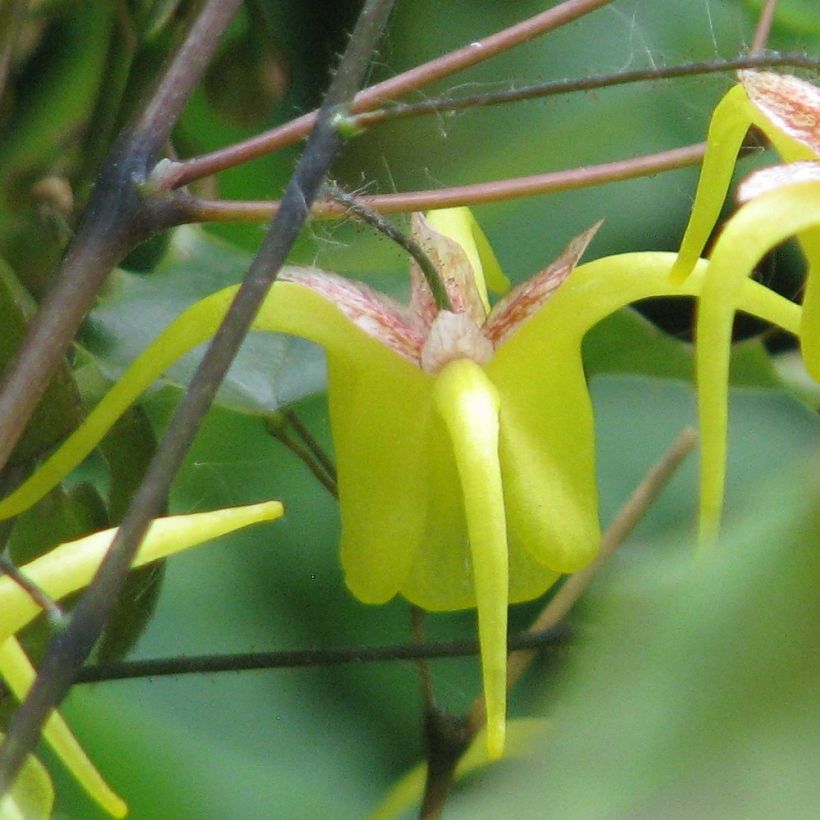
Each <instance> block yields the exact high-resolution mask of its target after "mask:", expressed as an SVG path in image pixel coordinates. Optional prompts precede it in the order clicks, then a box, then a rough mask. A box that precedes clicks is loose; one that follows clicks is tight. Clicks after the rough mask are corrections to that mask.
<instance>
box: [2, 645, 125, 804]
mask: <svg viewBox="0 0 820 820" xmlns="http://www.w3.org/2000/svg"><path fill="white" fill-rule="evenodd" d="M0 675H2V676H3V680H4V681H5V682H6V684H7V685H8V687H9V689H10V690H11V691H12V692H13V693H14V695H15V696H16V697H17V699H18V700H23V699H24V698H25V696H26V694H27V692H28V690H29V689H30V688H31V685H32V684H33V683H34V678H35V675H36V673H35V671H34V667H33V666H32V665H31V662H30V661H29V659H28V657H26V653H25V652H24V651H23V648H22V647H21V646H20V644H19V643H18V641H17V639H16V638H13V637H11V638H6V639H5V641H2V642H0ZM43 737H44V738H45V740H46V742H47V743H48V745H49V746H51V748H52V749H53V750H54V753H55V754H56V755H57V757H59V758H60V760H62V762H63V763H64V764H65V766H66V768H67V769H68V770H69V771H70V772H71V774H72V775H73V776H74V778H75V779H76V780H77V782H78V783H79V784H80V785H81V786H82V787H83V788H84V789H85V790H86V791H87V792H88V794H89V795H90V796H91V797H93V798H94V800H96V801H97V802H98V803H99V804H100V805H101V806H102V807H103V808H104V809H105V810H106V811H107V812H108V813H109V814H110V815H112V816H113V817H125V815H126V814H127V813H128V807H127V806H126V804H125V802H124V801H123V800H122V798H120V797H119V795H117V794H115V793H114V792H113V791H112V790H111V788H110V787H109V785H108V784H107V783H106V782H105V781H104V780H103V778H102V775H100V773H99V772H98V771H97V769H96V768H95V767H94V765H93V763H91V761H90V760H89V759H88V756H87V755H86V754H85V752H84V751H83V749H82V747H81V746H80V744H79V743H78V742H77V739H76V738H75V737H74V735H73V734H72V733H71V730H70V729H69V728H68V725H67V724H66V723H65V721H64V720H63V719H62V717H61V716H60V713H59V712H57V711H56V710H54V711H52V712H51V715H50V716H49V718H48V720H47V721H46V724H45V727H44V729H43Z"/></svg>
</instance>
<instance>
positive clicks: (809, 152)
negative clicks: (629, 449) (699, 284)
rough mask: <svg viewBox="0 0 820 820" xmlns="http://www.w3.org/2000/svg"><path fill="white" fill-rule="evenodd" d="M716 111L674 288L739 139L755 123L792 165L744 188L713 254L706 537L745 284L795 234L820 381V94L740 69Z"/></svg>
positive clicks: (704, 392) (705, 321)
mask: <svg viewBox="0 0 820 820" xmlns="http://www.w3.org/2000/svg"><path fill="white" fill-rule="evenodd" d="M740 80H741V81H740V83H739V84H738V85H736V86H735V87H734V88H732V90H731V91H729V93H728V94H727V95H726V96H725V97H724V98H723V100H722V101H721V102H720V103H719V104H718V106H717V108H716V109H715V112H714V114H713V116H712V121H711V124H710V126H709V136H708V142H707V151H706V156H705V158H704V162H703V168H702V171H701V176H700V181H699V183H698V189H697V193H696V196H695V202H694V206H693V209H692V216H691V218H690V220H689V224H688V226H687V229H686V232H685V234H684V238H683V242H682V245H681V250H680V254H679V257H678V259H677V261H676V263H675V266H674V268H673V270H672V273H671V277H672V279H673V281H675V282H679V281H682V280H683V279H685V277H686V276H687V274H688V273H689V271H690V270H691V269H692V268H693V266H694V263H695V261H696V260H697V259H698V257H699V256H700V254H701V252H702V250H703V247H704V244H705V243H706V240H707V239H708V236H709V233H710V232H711V230H712V228H713V227H714V225H715V222H716V220H717V218H718V215H719V213H720V209H721V207H722V204H723V200H724V198H725V196H726V192H727V190H728V187H729V184H730V181H731V177H732V172H733V170H734V166H735V160H736V157H737V152H738V150H739V148H740V145H741V142H742V140H743V138H744V136H745V134H746V132H747V131H748V129H749V127H750V126H752V125H755V126H757V127H758V128H759V129H760V130H761V131H763V133H764V134H765V135H766V136H767V137H768V138H769V140H770V141H771V142H772V144H773V145H774V147H775V149H776V150H777V152H778V153H779V154H780V155H781V157H782V158H783V159H784V160H785V164H782V165H776V166H773V167H769V168H764V169H762V170H759V171H757V172H755V173H753V174H752V175H751V176H749V177H748V178H747V179H745V180H744V181H743V182H742V183H741V185H740V186H739V188H738V199H739V201H740V202H741V207H740V208H739V209H738V210H737V212H736V213H735V214H734V215H733V216H732V217H731V218H730V219H729V221H728V222H727V224H726V225H725V226H724V228H723V231H722V232H721V234H720V236H719V238H718V240H717V242H716V244H715V246H714V250H713V252H712V254H711V259H710V263H709V267H708V272H707V274H706V280H705V283H704V285H703V290H702V294H701V298H700V301H699V307H698V320H697V378H698V396H699V414H700V428H701V440H702V449H701V452H702V456H701V532H702V535H703V538H704V540H705V541H709V540H711V539H712V537H713V536H714V535H715V533H716V532H717V529H718V527H719V522H720V517H721V512H722V507H723V496H724V484H725V473H726V435H727V427H728V414H727V399H728V396H727V393H728V381H729V348H730V345H731V331H732V319H733V317H734V313H735V311H736V310H737V309H738V308H739V304H738V296H739V293H740V289H741V286H742V283H743V282H744V281H745V280H746V278H747V277H748V276H749V275H750V274H751V272H752V271H753V269H754V267H755V266H756V265H757V264H758V262H759V261H760V259H761V258H762V257H763V256H764V255H765V254H766V253H768V252H769V251H770V250H771V249H772V248H773V247H775V246H776V245H778V244H779V243H780V242H782V241H784V240H785V239H787V238H788V237H790V236H796V237H797V238H798V241H799V244H800V246H801V248H802V250H803V253H804V255H805V257H806V259H807V262H808V272H807V279H806V285H805V290H804V294H803V299H802V318H801V322H800V328H799V336H800V342H801V348H802V351H803V359H804V361H805V363H806V367H807V369H808V371H809V372H810V373H811V375H812V376H813V377H814V378H815V379H818V380H820V88H818V87H816V86H814V85H812V84H810V83H808V82H805V81H804V80H801V79H799V78H797V77H793V76H790V75H779V74H775V73H772V72H751V71H747V72H742V73H741V75H740Z"/></svg>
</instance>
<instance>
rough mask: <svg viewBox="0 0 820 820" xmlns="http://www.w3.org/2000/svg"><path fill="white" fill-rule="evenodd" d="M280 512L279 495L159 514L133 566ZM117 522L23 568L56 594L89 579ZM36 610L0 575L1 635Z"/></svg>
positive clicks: (10, 632)
mask: <svg viewBox="0 0 820 820" xmlns="http://www.w3.org/2000/svg"><path fill="white" fill-rule="evenodd" d="M281 515H282V505H281V504H280V503H279V502H278V501H266V502H263V503H261V504H249V505H247V506H244V507H232V508H228V509H224V510H214V511H213V512H203V513H192V514H190V515H174V516H169V517H168V518H158V519H157V520H156V521H154V522H153V524H151V526H150V528H149V530H148V534H147V535H146V536H145V539H144V540H143V542H142V545H141V546H140V549H139V552H138V553H137V556H136V558H135V560H134V563H133V566H135V567H139V566H142V565H143V564H148V563H150V562H151V561H156V560H158V559H160V558H164V557H166V556H167V555H172V554H173V553H175V552H180V551H181V550H184V549H188V548H189V547H193V546H195V545H197V544H200V543H202V542H203V541H208V540H210V539H212V538H218V537H219V536H220V535H225V534H226V533H229V532H233V531H234V530H237V529H240V528H242V527H247V526H249V525H250V524H256V523H259V522H261V521H275V520H276V519H277V518H279V517H280V516H281ZM115 533H116V528H113V529H108V530H103V531H102V532H98V533H95V534H94V535H88V536H86V537H85V538H80V539H78V540H77V541H71V542H68V543H66V544H61V545H60V546H59V547H55V548H54V549H53V550H51V551H50V552H47V553H46V554H45V555H41V556H40V557H39V558H37V559H35V560H34V561H31V562H29V563H28V564H26V565H25V566H24V567H22V571H23V572H24V573H25V575H26V576H27V577H28V578H30V579H31V580H32V581H33V582H34V583H35V584H37V585H38V586H39V587H40V588H41V589H43V590H44V591H45V592H46V593H47V594H48V595H50V596H51V597H52V598H54V599H55V600H59V599H60V598H63V597H65V596H66V595H68V594H69V593H71V592H74V591H75V590H78V589H82V588H83V587H84V586H85V585H86V584H88V583H89V582H90V581H91V579H92V578H93V576H94V573H95V572H96V571H97V567H98V566H99V564H100V562H101V561H102V559H103V557H104V556H105V553H106V550H107V549H108V547H109V546H110V544H111V541H112V539H113V538H114V535H115ZM39 614H40V608H39V607H38V606H37V605H36V604H35V603H34V601H32V599H31V596H30V595H28V593H27V592H25V591H24V590H23V589H21V588H20V586H19V585H18V584H16V583H14V581H12V580H11V578H8V577H3V578H0V640H5V639H6V638H8V637H9V636H11V635H13V634H14V633H15V632H17V631H19V630H20V629H22V628H23V627H24V626H25V625H26V624H27V623H29V621H32V620H33V619H34V618H36V617H37V615H39Z"/></svg>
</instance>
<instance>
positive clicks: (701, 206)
mask: <svg viewBox="0 0 820 820" xmlns="http://www.w3.org/2000/svg"><path fill="white" fill-rule="evenodd" d="M742 77H743V83H744V84H745V85H746V86H747V87H748V88H749V93H751V94H752V95H753V97H754V99H755V100H756V101H757V103H758V104H755V103H754V102H752V100H750V99H749V94H747V91H746V89H745V88H744V86H743V85H736V86H735V87H734V88H732V89H731V91H729V93H728V94H726V96H725V97H724V98H723V99H722V100H721V101H720V103H718V105H717V107H716V108H715V111H714V113H713V114H712V120H711V122H710V124H709V134H708V138H707V149H706V156H705V157H704V160H703V167H702V168H701V173H700V179H699V181H698V188H697V192H696V194H695V202H694V205H693V207H692V216H691V217H690V219H689V224H688V225H687V226H686V233H685V234H684V237H683V241H682V243H681V248H680V254H679V256H678V259H677V261H676V262H675V266H674V268H673V269H672V272H671V274H670V277H671V279H672V281H673V282H681V281H683V279H685V278H686V276H688V275H689V273H690V272H691V270H692V268H693V267H694V265H695V263H696V262H697V260H698V257H700V255H701V253H702V252H703V248H704V246H705V244H706V241H707V240H708V238H709V235H710V234H711V232H712V230H713V228H714V227H715V224H716V223H717V220H718V217H719V216H720V210H721V208H722V207H723V202H724V200H725V198H726V192H727V191H728V190H729V184H730V182H731V180H732V174H733V172H734V168H735V163H736V161H737V154H738V151H739V150H740V146H741V143H742V142H743V138H744V136H745V135H746V132H747V131H748V130H749V127H750V126H752V125H756V126H757V127H758V128H760V130H761V131H763V133H764V134H765V135H766V136H767V137H768V138H769V139H770V140H771V141H772V143H773V144H774V146H775V148H776V149H777V152H778V153H779V154H780V155H781V156H782V157H783V159H785V160H786V161H787V162H795V161H797V160H805V159H812V158H814V157H816V154H815V153H814V152H813V151H812V150H811V148H810V147H809V146H808V145H807V144H805V143H804V141H801V140H805V137H806V134H807V133H808V130H809V129H806V128H803V129H802V130H794V129H793V128H792V127H791V126H790V127H789V128H788V129H786V130H784V127H785V125H786V120H785V119H784V118H783V117H782V116H781V115H782V114H783V113H784V112H786V113H787V114H789V115H792V116H794V118H795V120H794V124H795V125H796V124H797V123H798V121H799V120H800V119H801V116H802V115H803V111H802V110H799V109H798V107H797V106H796V105H793V104H792V103H789V101H788V100H787V99H786V97H787V96H788V94H789V93H792V94H794V93H796V90H797V89H798V88H800V89H802V91H801V94H802V96H803V97H805V96H806V88H808V89H811V90H812V91H811V94H812V99H813V100H816V98H817V94H818V93H820V92H818V90H817V89H816V88H815V87H814V86H811V85H809V84H808V83H804V82H802V81H800V80H797V79H796V78H794V77H785V76H783V75H777V74H771V73H769V72H752V71H749V72H743V74H742ZM775 99H777V104H776V105H775V104H774V101H775ZM758 105H760V106H761V107H758ZM809 113H811V112H809ZM814 116H815V120H816V112H815V114H814ZM770 117H771V119H770ZM804 125H805V123H804ZM815 130H816V125H815Z"/></svg>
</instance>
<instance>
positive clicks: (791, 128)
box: [740, 71, 820, 157]
mask: <svg viewBox="0 0 820 820" xmlns="http://www.w3.org/2000/svg"><path fill="white" fill-rule="evenodd" d="M740 79H741V82H742V83H743V87H744V88H745V89H746V93H747V94H748V95H749V99H750V100H751V101H752V103H753V104H754V105H755V106H757V108H758V109H759V110H760V111H761V112H762V114H763V115H764V116H765V117H766V119H768V120H769V122H771V124H772V125H773V126H774V127H775V128H776V129H777V130H778V131H780V132H782V133H783V134H785V135H786V136H787V137H789V138H790V139H792V140H794V141H795V142H797V143H800V144H801V145H803V146H805V147H806V148H808V149H809V151H810V152H811V154H813V155H814V156H815V157H820V88H818V87H817V86H816V85H812V84H811V83H808V82H806V81H805V80H801V79H800V78H799V77H795V76H793V75H791V74H776V73H774V72H773V71H741V72H740ZM767 134H768V132H767ZM778 150H780V149H779V148H778Z"/></svg>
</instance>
